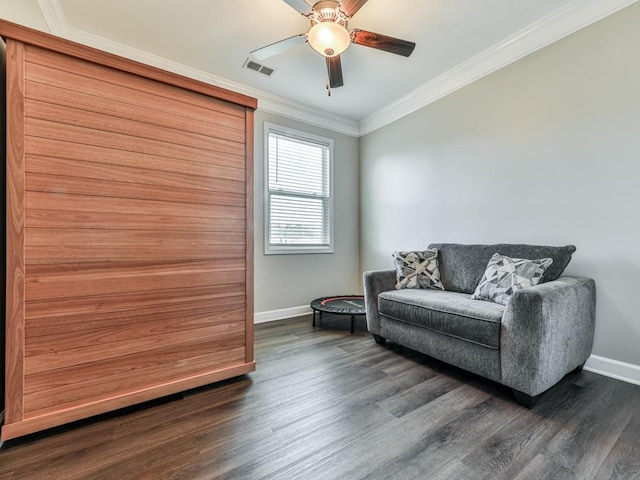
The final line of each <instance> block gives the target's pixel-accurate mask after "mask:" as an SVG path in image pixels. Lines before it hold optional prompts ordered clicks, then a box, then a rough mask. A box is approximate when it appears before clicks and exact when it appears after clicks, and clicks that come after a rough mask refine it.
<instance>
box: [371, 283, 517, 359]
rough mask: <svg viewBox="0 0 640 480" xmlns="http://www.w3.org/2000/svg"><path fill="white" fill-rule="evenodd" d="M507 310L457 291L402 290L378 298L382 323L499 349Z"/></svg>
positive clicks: (389, 292) (382, 294)
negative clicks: (389, 320)
mask: <svg viewBox="0 0 640 480" xmlns="http://www.w3.org/2000/svg"><path fill="white" fill-rule="evenodd" d="M504 309H505V307H504V306H503V305H499V304H497V303H493V302H478V301H476V300H471V299H470V297H469V295H467V294H465V293H458V292H448V291H438V290H414V289H403V290H394V291H388V292H382V293H381V294H380V295H379V296H378V311H379V313H380V316H381V317H383V318H381V321H384V317H388V318H392V319H394V320H396V321H398V322H404V323H409V324H411V325H415V326H417V327H422V328H427V329H429V330H432V331H435V332H438V333H441V334H443V335H449V336H451V337H456V338H459V339H462V340H465V341H468V342H473V343H476V344H479V345H482V346H484V347H487V348H492V349H496V350H497V349H499V348H500V323H501V321H502V314H503V313H504Z"/></svg>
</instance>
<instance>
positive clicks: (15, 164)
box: [4, 39, 25, 424]
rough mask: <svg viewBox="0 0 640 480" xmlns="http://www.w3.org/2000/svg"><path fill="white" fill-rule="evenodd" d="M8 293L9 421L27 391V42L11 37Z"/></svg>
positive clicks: (19, 415)
mask: <svg viewBox="0 0 640 480" xmlns="http://www.w3.org/2000/svg"><path fill="white" fill-rule="evenodd" d="M7 64H8V65H11V68H8V71H7V220H6V225H7V257H6V259H7V266H6V268H7V294H6V348H7V350H6V354H5V357H6V366H5V403H4V406H5V423H7V424H8V423H13V422H18V421H20V420H22V415H23V391H24V363H23V362H24V279H25V271H24V265H25V257H24V210H25V203H24V202H25V198H24V191H25V190H24V183H25V178H24V107H23V106H24V45H23V44H22V43H19V42H14V41H12V40H11V39H9V40H7Z"/></svg>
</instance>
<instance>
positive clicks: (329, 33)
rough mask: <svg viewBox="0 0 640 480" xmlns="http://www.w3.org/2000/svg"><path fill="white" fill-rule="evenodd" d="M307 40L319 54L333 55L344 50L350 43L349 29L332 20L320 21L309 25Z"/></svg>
mask: <svg viewBox="0 0 640 480" xmlns="http://www.w3.org/2000/svg"><path fill="white" fill-rule="evenodd" d="M307 41H308V42H309V45H311V48H313V49H314V50H315V51H316V52H318V53H319V54H320V55H323V56H325V57H335V56H336V55H340V54H341V53H342V52H344V51H345V50H346V49H347V48H349V45H350V44H351V35H350V34H349V31H348V30H347V29H346V28H345V27H343V26H342V25H340V24H339V23H334V22H320V23H316V24H315V25H314V26H312V27H311V29H310V30H309V32H308V33H307Z"/></svg>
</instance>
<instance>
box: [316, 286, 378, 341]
mask: <svg viewBox="0 0 640 480" xmlns="http://www.w3.org/2000/svg"><path fill="white" fill-rule="evenodd" d="M311 308H312V309H313V326H314V327H315V326H316V312H320V319H321V320H322V313H323V312H324V313H333V314H335V315H351V333H354V331H355V330H354V320H355V316H356V315H365V314H366V312H365V309H364V297H363V296H362V295H337V296H335V297H322V298H316V299H315V300H314V301H313V302H311Z"/></svg>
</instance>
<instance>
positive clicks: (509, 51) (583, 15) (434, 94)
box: [359, 0, 638, 136]
mask: <svg viewBox="0 0 640 480" xmlns="http://www.w3.org/2000/svg"><path fill="white" fill-rule="evenodd" d="M637 1H638V0H606V1H602V0H574V1H572V2H570V3H568V4H566V5H565V6H563V7H561V8H559V9H558V10H556V11H554V12H552V13H551V14H549V15H547V16H546V17H543V18H542V19H540V20H538V21H537V22H534V23H532V24H530V25H529V26H527V27H526V28H524V29H522V30H520V31H518V32H516V33H515V34H514V35H511V36H510V37H508V38H507V39H505V40H503V41H502V42H500V43H497V44H495V45H494V46H492V47H490V48H488V49H486V50H484V51H483V52H481V53H479V54H478V55H475V56H474V57H472V58H470V59H469V60H467V61H465V62H463V63H461V64H459V65H458V66H456V67H454V68H452V69H451V70H448V71H447V72H445V73H443V74H442V75H440V76H438V77H436V78H434V79H433V80H431V81H429V82H427V83H425V84H424V85H421V86H420V87H418V88H417V89H415V90H413V91H412V92H410V93H409V94H407V95H405V96H403V97H401V98H399V99H398V100H396V101H394V102H392V103H390V104H389V105H387V106H386V107H384V108H382V109H380V110H378V111H376V112H374V113H372V114H371V115H368V116H367V117H365V118H363V119H362V120H360V122H359V127H360V129H359V130H360V136H363V135H366V134H368V133H371V132H373V131H374V130H377V129H379V128H381V127H384V126H385V125H388V124H390V123H392V122H394V121H396V120H398V119H400V118H402V117H404V116H406V115H409V114H410V113H413V112H415V111H416V110H419V109H421V108H423V107H425V106H427V105H429V104H431V103H433V102H435V101H437V100H439V99H441V98H443V97H445V96H447V95H449V94H451V93H453V92H455V91H456V90H459V89H461V88H463V87H465V86H467V85H469V84H471V83H473V82H475V81H476V80H479V79H481V78H483V77H485V76H487V75H489V74H491V73H493V72H495V71H496V70H499V69H501V68H503V67H506V66H507V65H509V64H511V63H513V62H515V61H517V60H519V59H521V58H523V57H525V56H527V55H529V54H531V53H533V52H535V51H537V50H540V49H541V48H544V47H546V46H547V45H550V44H551V43H553V42H556V41H558V40H560V39H562V38H564V37H566V36H568V35H571V34H572V33H574V32H576V31H578V30H580V29H582V28H584V27H587V26H589V25H591V24H592V23H595V22H597V21H598V20H601V19H603V18H605V17H607V16H609V15H611V14H613V13H615V12H617V11H619V10H622V9H623V8H625V7H627V6H629V5H631V4H633V3H636V2H637Z"/></svg>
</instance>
